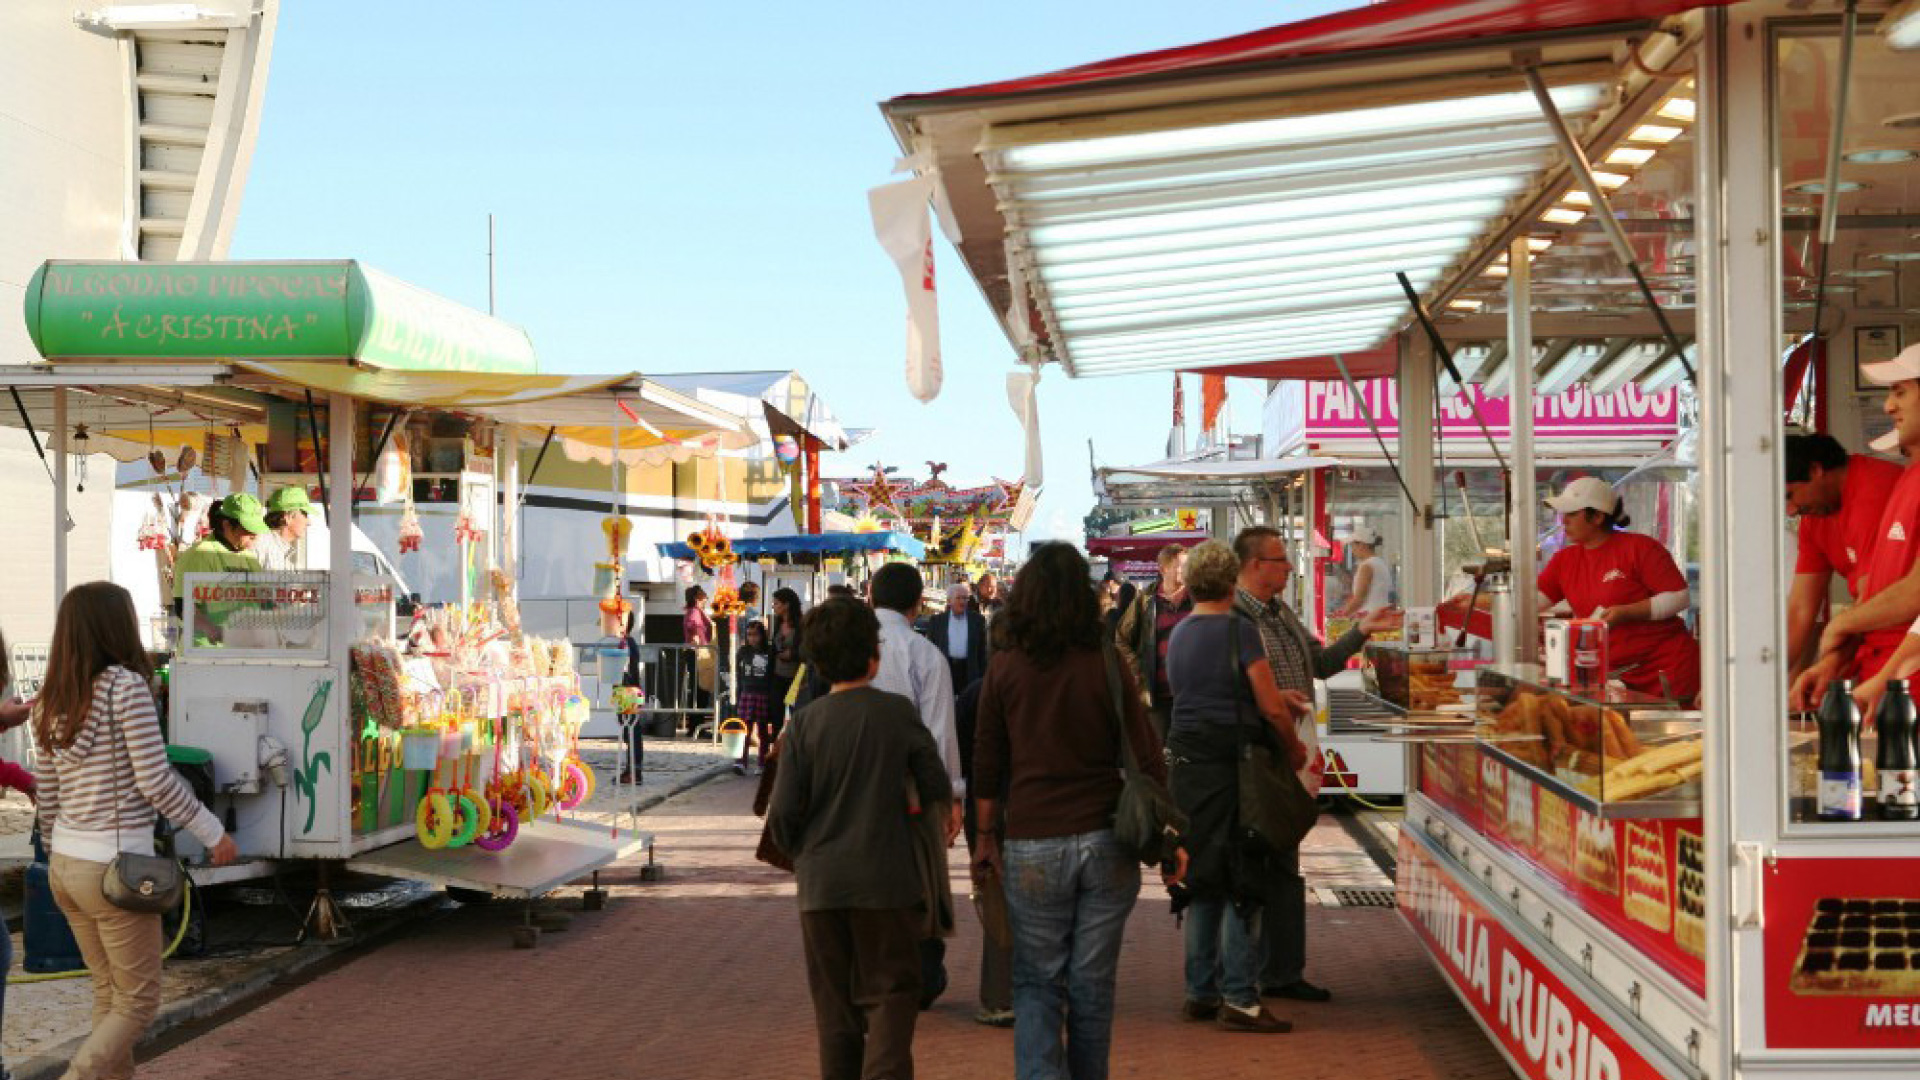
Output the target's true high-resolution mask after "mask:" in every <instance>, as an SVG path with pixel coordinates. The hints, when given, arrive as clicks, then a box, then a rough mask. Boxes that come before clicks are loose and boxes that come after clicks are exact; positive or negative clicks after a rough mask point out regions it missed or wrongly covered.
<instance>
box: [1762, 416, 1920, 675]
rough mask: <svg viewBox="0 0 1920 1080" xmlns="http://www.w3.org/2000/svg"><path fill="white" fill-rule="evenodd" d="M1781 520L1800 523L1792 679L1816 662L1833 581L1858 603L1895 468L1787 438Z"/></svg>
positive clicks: (1790, 614) (1810, 440)
mask: <svg viewBox="0 0 1920 1080" xmlns="http://www.w3.org/2000/svg"><path fill="white" fill-rule="evenodd" d="M1786 451H1787V453H1786V457H1787V468H1786V474H1787V515H1788V516H1789V517H1793V516H1798V517H1799V518H1800V529H1799V536H1800V555H1799V559H1798V561H1797V562H1796V564H1795V566H1794V571H1793V592H1792V593H1791V594H1790V595H1789V597H1788V599H1787V658H1788V661H1789V662H1790V663H1791V664H1792V667H1791V669H1790V671H1789V677H1790V678H1798V677H1799V675H1800V673H1801V672H1802V671H1804V670H1806V667H1807V665H1808V664H1810V663H1812V662H1813V660H1814V659H1815V657H1814V656H1813V655H1812V652H1813V646H1814V643H1815V642H1817V641H1819V640H1820V634H1819V630H1820V618H1821V616H1822V614H1823V613H1824V612H1825V610H1826V606H1827V595H1828V590H1829V588H1830V587H1831V583H1832V581H1833V575H1834V574H1836V573H1837V574H1839V575H1840V580H1841V581H1843V582H1845V583H1846V586H1847V593H1848V595H1850V596H1852V597H1853V598H1854V599H1856V600H1858V599H1859V598H1860V596H1861V585H1862V579H1863V578H1864V577H1865V576H1866V569H1867V557H1868V556H1869V555H1871V554H1873V542H1874V538H1875V537H1877V536H1878V535H1879V529H1880V517H1881V515H1882V514H1883V513H1884V512H1885V511H1886V506H1887V498H1888V497H1889V496H1890V495H1892V494H1893V488H1894V485H1895V484H1896V483H1898V482H1899V479H1900V473H1901V471H1902V470H1901V468H1900V466H1898V465H1895V464H1894V463H1893V462H1891V461H1887V460H1885V459H1884V458H1877V457H1869V456H1868V455H1866V454H1849V453H1847V450H1846V447H1844V446H1841V445H1840V441H1839V440H1838V439H1835V438H1834V437H1833V436H1831V435H1789V436H1787V444H1786Z"/></svg>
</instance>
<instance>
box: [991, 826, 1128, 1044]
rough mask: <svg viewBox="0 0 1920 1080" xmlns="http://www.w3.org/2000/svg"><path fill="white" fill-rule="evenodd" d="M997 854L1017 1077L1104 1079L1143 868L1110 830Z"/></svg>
mask: <svg viewBox="0 0 1920 1080" xmlns="http://www.w3.org/2000/svg"><path fill="white" fill-rule="evenodd" d="M1002 851H1003V855H1002V860H1003V862H1004V863H1005V867H1006V875H1005V884H1006V890H1007V914H1008V916H1009V921H1011V922H1012V924H1013V1015H1014V1024H1013V1059H1014V1073H1015V1075H1016V1076H1017V1077H1018V1080H1064V1078H1068V1077H1071V1078H1072V1080H1106V1076H1107V1055H1108V1051H1109V1050H1110V1049H1111V1047H1112V1045H1113V996H1114V995H1113V984H1114V977H1115V975H1116V974H1117V972H1118V970H1119V967H1120V937H1121V933H1122V931H1124V930H1125V929H1126V925H1127V916H1128V915H1129V914H1131V913H1132V912H1133V903H1134V901H1135V900H1136V899H1138V898H1139V896H1140V864H1139V863H1138V862H1137V861H1136V860H1135V859H1134V857H1133V856H1132V855H1131V854H1129V853H1128V852H1127V851H1126V850H1125V849H1123V848H1122V847H1121V846H1120V844H1119V842H1118V841H1116V840H1114V838H1113V830H1112V829H1102V830H1100V831H1099V832H1090V833H1081V834H1080V835H1078V836H1059V837H1051V838H1048V839H1045V840H1008V841H1006V843H1005V844H1003V845H1002ZM1063 1030H1064V1031H1065V1033H1066V1045H1065V1047H1064V1048H1063V1047H1062V1046H1061V1039H1060V1036H1061V1032H1062V1031H1063Z"/></svg>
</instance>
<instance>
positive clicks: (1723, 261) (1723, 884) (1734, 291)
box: [1694, 4, 1839, 1076]
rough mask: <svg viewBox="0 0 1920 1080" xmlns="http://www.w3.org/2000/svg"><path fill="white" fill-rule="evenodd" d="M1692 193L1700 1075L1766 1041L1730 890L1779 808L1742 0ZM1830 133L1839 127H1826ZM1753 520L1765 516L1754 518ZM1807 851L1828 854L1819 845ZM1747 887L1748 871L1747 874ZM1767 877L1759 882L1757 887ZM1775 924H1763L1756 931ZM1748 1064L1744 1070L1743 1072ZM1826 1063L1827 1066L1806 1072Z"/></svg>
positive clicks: (1769, 441)
mask: <svg viewBox="0 0 1920 1080" xmlns="http://www.w3.org/2000/svg"><path fill="white" fill-rule="evenodd" d="M1704 14H1705V16H1706V20H1707V22H1706V26H1707V33H1706V36H1705V37H1704V38H1703V40H1702V43H1701V47H1700V73H1699V95H1698V98H1697V100H1698V101H1699V108H1698V113H1697V115H1698V121H1697V124H1696V126H1695V128H1694V145H1695V147H1696V149H1695V154H1696V166H1695V175H1694V190H1695V191H1698V192H1700V193H1701V194H1702V196H1703V197H1702V198H1701V199H1700V202H1699V207H1698V210H1697V217H1696V235H1697V236H1698V237H1699V241H1700V242H1699V252H1700V254H1699V262H1698V269H1697V273H1698V274H1699V304H1700V306H1699V312H1698V333H1699V341H1700V351H1699V356H1700V472H1699V479H1698V483H1699V485H1700V487H1699V491H1700V525H1701V529H1700V541H1699V551H1700V560H1699V562H1700V584H1699V593H1698V613H1699V630H1700V658H1701V663H1700V677H1701V678H1700V684H1701V707H1702V710H1703V715H1704V719H1705V723H1703V724H1702V725H1701V731H1702V736H1703V741H1704V755H1703V760H1704V762H1705V764H1706V771H1705V773H1704V774H1703V775H1702V777H1701V783H1700V791H1701V799H1700V808H1701V816H1702V818H1703V819H1704V820H1703V825H1704V829H1703V832H1702V839H1703V841H1704V843H1705V846H1706V851H1707V858H1706V859H1705V863H1706V878H1707V881H1706V886H1707V888H1706V898H1705V899H1706V910H1707V912H1708V913H1709V914H1708V919H1707V927H1708V930H1707V935H1706V950H1705V951H1706V988H1707V994H1706V1016H1707V1021H1708V1023H1709V1025H1711V1026H1712V1028H1713V1029H1714V1030H1715V1031H1717V1032H1718V1034H1719V1038H1718V1040H1717V1048H1716V1049H1717V1053H1716V1054H1715V1055H1714V1056H1713V1057H1707V1056H1705V1055H1703V1059H1702V1061H1701V1063H1700V1065H1701V1068H1702V1070H1703V1071H1704V1072H1705V1073H1706V1074H1707V1075H1711V1076H1731V1075H1733V1074H1734V1071H1735V1063H1736V1062H1739V1061H1741V1060H1742V1059H1746V1060H1747V1061H1748V1062H1751V1061H1752V1060H1753V1056H1755V1055H1757V1054H1758V1053H1759V1052H1760V1050H1761V1047H1762V1046H1763V1045H1764V1040H1765V1039H1766V1031H1767V1027H1768V1024H1769V1022H1770V1020H1771V1014H1770V1012H1769V1010H1768V1006H1767V1002H1766V995H1765V994H1764V993H1763V988H1764V985H1765V982H1766V967H1765V960H1764V956H1763V952H1764V950H1763V943H1762V938H1763V933H1762V931H1761V928H1760V923H1761V910H1762V905H1761V903H1760V902H1759V901H1760V897H1761V895H1762V893H1761V888H1755V889H1753V890H1752V892H1751V894H1749V893H1748V891H1747V890H1744V889H1740V890H1736V889H1735V888H1734V880H1735V874H1734V872H1733V871H1734V868H1736V867H1738V866H1741V865H1743V861H1744V864H1745V865H1750V866H1753V867H1754V870H1753V873H1754V875H1755V877H1756V879H1757V878H1758V876H1759V875H1760V874H1761V873H1762V871H1761V870H1760V868H1759V867H1760V864H1761V862H1762V858H1763V857H1762V856H1761V855H1760V854H1759V853H1760V852H1762V851H1767V852H1769V853H1771V851H1772V850H1774V849H1775V844H1776V842H1777V839H1778V838H1777V833H1778V832H1779V822H1780V820H1781V811H1782V808H1783V807H1784V806H1785V805H1786V797H1787V790H1786V782H1785V781H1786V776H1787V770H1785V769H1783V768H1782V767H1781V762H1784V761H1785V760H1787V736H1788V734H1789V732H1788V729H1787V727H1786V725H1784V724H1778V723H1747V722H1745V721H1747V720H1750V719H1752V718H1755V717H1763V716H1764V717H1780V716H1784V715H1786V711H1785V710H1786V670H1785V659H1784V656H1783V653H1784V651H1785V650H1784V648H1783V645H1784V642H1785V640H1786V627H1785V611H1786V595H1785V594H1786V582H1785V575H1783V574H1782V572H1781V567H1782V566H1783V565H1785V564H1784V562H1783V558H1784V555H1785V552H1784V551H1783V550H1782V549H1783V547H1784V546H1785V543H1786V536H1785V533H1784V532H1782V530H1780V529H1778V528H1772V527H1765V526H1761V527H1756V519H1757V515H1758V513H1759V509H1760V508H1762V507H1765V508H1767V510H1768V512H1769V515H1771V513H1772V512H1773V511H1772V508H1774V507H1778V506H1779V505H1780V504H1781V499H1782V498H1783V486H1784V481H1783V479H1782V475H1781V460H1780V455H1781V451H1780V445H1781V400H1782V397H1783V394H1782V387H1781V380H1780V377H1779V375H1778V368H1777V367H1776V366H1775V364H1774V363H1773V362H1770V361H1771V358H1774V357H1778V356H1779V350H1780V340H1781V324H1782V312H1781V307H1780V301H1781V298H1782V293H1783V287H1782V281H1781V243H1782V236H1781V227H1780V217H1779V213H1780V211H1779V195H1780V192H1779V188H1778V186H1777V182H1776V177H1775V173H1774V161H1775V154H1776V153H1777V148H1776V147H1775V146H1774V145H1772V133H1773V130H1774V129H1773V122H1774V117H1773V115H1772V110H1771V109H1770V107H1769V105H1770V101H1769V99H1770V97H1771V94H1770V90H1769V76H1770V74H1771V71H1772V70H1773V68H1774V65H1775V64H1776V63H1777V62H1778V61H1777V59H1776V56H1777V54H1776V52H1775V49H1776V47H1777V46H1776V42H1775V40H1774V39H1773V37H1772V36H1771V34H1770V33H1769V31H1768V19H1769V17H1770V16H1772V15H1773V14H1774V11H1773V10H1771V9H1769V8H1766V7H1763V6H1761V5H1752V4H1742V5H1738V6H1736V7H1732V8H1717V9H1713V10H1711V11H1708V12H1706V13H1704ZM1834 134H1835V137H1836V138H1837V137H1838V135H1839V133H1838V132H1835V133H1834ZM1768 524H1769V525H1770V524H1771V519H1770V517H1769V519H1768ZM1822 850H1828V849H1826V848H1824V847H1823V849H1822ZM1755 884H1756V885H1758V881H1757V880H1756V882H1755ZM1763 887H1764V888H1771V885H1767V886H1763ZM1775 929H1776V928H1773V927H1769V928H1768V930H1769V931H1773V930H1775ZM1750 1071H1751V1070H1750ZM1810 1071H1826V1072H1832V1071H1833V1070H1810Z"/></svg>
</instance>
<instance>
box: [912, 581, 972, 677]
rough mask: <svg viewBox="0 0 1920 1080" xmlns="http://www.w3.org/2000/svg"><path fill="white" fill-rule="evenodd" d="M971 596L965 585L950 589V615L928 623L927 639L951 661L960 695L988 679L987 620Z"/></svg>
mask: <svg viewBox="0 0 1920 1080" xmlns="http://www.w3.org/2000/svg"><path fill="white" fill-rule="evenodd" d="M971 593H972V590H971V589H969V588H968V587H967V585H966V583H965V582H960V583H958V584H955V585H951V586H948V588H947V611H946V614H944V615H935V616H934V617H933V618H931V619H929V620H927V631H926V633H927V640H928V641H931V642H933V643H934V645H936V646H938V647H939V649H940V655H942V656H944V657H946V658H947V667H948V669H949V670H951V671H952V672H953V692H954V693H955V694H956V695H958V694H959V693H960V691H962V690H964V689H966V688H967V687H969V686H972V685H973V682H974V680H975V679H984V678H986V676H987V619H986V616H984V615H982V614H980V612H979V611H978V610H976V609H975V608H974V606H973V604H972V603H971V601H972V599H973V597H972V595H971Z"/></svg>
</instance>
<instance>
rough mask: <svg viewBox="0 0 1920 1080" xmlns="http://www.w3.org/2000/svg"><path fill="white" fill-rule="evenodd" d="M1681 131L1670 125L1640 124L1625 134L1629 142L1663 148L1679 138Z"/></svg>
mask: <svg viewBox="0 0 1920 1080" xmlns="http://www.w3.org/2000/svg"><path fill="white" fill-rule="evenodd" d="M1681 134H1682V129H1681V128H1677V127H1674V126H1672V125H1670V124H1641V125H1640V126H1639V127H1637V128H1634V129H1633V130H1632V131H1630V132H1628V133H1627V139H1628V141H1629V142H1643V143H1654V144H1655V145H1659V146H1665V145H1666V144H1667V143H1670V142H1672V141H1673V140H1675V139H1677V138H1679V137H1680V135H1681Z"/></svg>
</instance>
